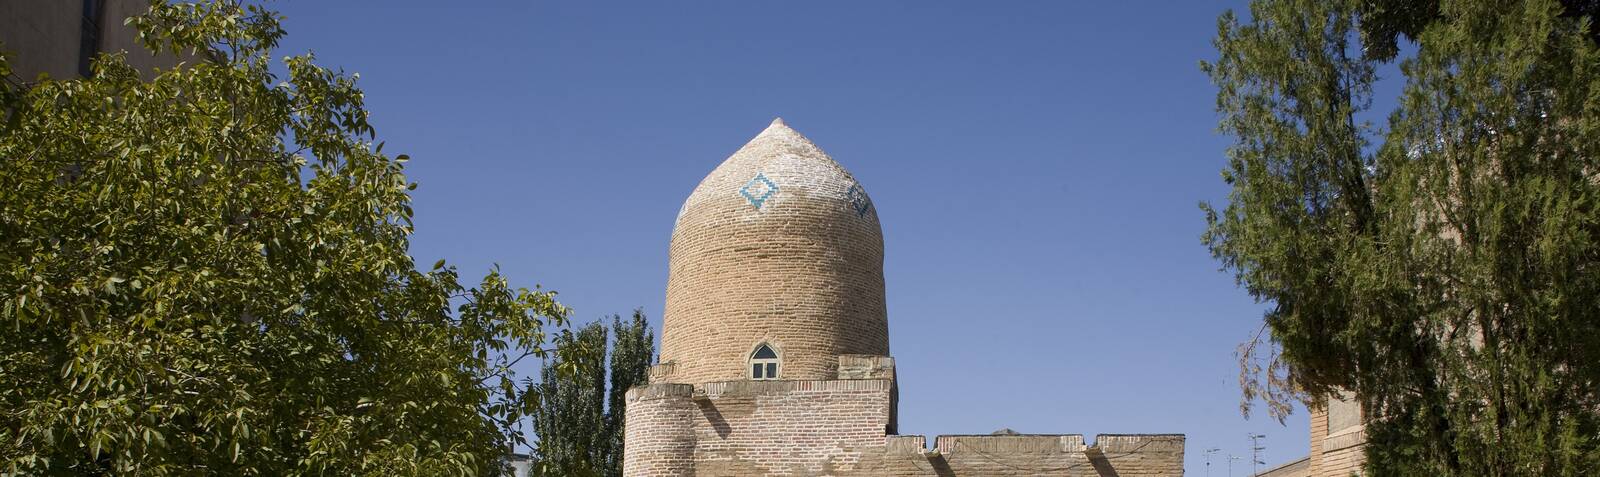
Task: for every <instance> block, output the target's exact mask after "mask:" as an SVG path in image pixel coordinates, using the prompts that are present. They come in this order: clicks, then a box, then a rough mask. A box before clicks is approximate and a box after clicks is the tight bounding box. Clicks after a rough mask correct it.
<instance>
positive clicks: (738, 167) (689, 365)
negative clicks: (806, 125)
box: [661, 119, 889, 384]
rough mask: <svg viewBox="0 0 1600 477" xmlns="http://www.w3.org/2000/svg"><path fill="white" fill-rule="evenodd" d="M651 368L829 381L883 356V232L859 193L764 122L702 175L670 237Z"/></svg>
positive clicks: (846, 177) (694, 378)
mask: <svg viewBox="0 0 1600 477" xmlns="http://www.w3.org/2000/svg"><path fill="white" fill-rule="evenodd" d="M669 262H670V265H669V267H670V275H669V277H668V279H667V305H666V312H665V314H664V317H663V320H664V323H663V325H662V338H661V340H662V349H661V361H662V362H663V363H673V365H674V366H673V368H674V370H675V372H674V373H673V375H672V376H671V377H670V378H668V379H667V380H668V381H672V382H681V383H695V384H699V383H707V382H715V381H731V380H741V379H750V378H752V377H757V378H761V377H765V378H772V376H752V370H751V359H752V353H753V352H754V350H755V349H757V347H759V346H760V345H762V344H767V345H768V346H770V347H771V348H772V349H773V350H775V351H776V353H777V354H778V359H779V362H780V363H781V368H779V369H780V371H779V373H778V376H776V377H777V378H781V379H786V380H788V379H796V380H812V379H834V378H835V377H836V374H837V366H838V356H839V355H841V354H870V355H882V356H887V355H888V354H889V330H888V319H887V316H886V315H887V313H886V310H885V306H884V291H883V231H882V229H881V228H880V227H879V225H878V216H877V210H876V209H875V208H874V207H873V205H872V201H871V199H869V198H868V197H867V194H866V191H865V189H863V188H862V186H861V184H859V183H857V182H856V180H855V178H854V177H852V176H851V175H850V173H849V172H848V171H845V170H844V168H843V167H840V166H839V163H837V162H834V161H833V159H831V158H829V157H828V155H827V154H826V153H823V152H822V150H821V149H819V148H817V146H816V145H815V144H812V143H811V141H810V140H808V139H806V138H805V136H801V135H800V133H798V132H795V130H793V129H790V128H789V127H788V126H787V125H785V124H784V123H783V121H782V120H781V119H780V120H775V121H773V122H772V125H771V126H769V127H767V129H766V130H765V131H762V132H761V134H759V135H757V136H756V137H755V139H751V140H750V142H749V143H748V144H745V145H744V147H742V148H740V149H739V151H738V152H735V153H734V154H733V156H732V157H729V158H728V159H727V160H726V161H723V163H722V165H720V166H717V168H716V170H713V171H711V174H710V175H707V176H706V178H705V179H704V180H702V181H701V182H700V185H699V186H698V187H696V188H695V190H694V193H692V194H690V195H689V199H688V200H686V201H684V204H683V209H682V210H680V211H679V212H678V220H677V224H676V226H675V227H674V229H673V233H672V246H671V255H670V258H669Z"/></svg>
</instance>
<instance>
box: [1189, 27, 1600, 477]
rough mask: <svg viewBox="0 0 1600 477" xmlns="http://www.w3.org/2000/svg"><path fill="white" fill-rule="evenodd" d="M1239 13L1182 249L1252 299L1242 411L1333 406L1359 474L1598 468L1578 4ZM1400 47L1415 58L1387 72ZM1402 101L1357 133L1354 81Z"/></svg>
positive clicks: (1598, 87) (1596, 94)
mask: <svg viewBox="0 0 1600 477" xmlns="http://www.w3.org/2000/svg"><path fill="white" fill-rule="evenodd" d="M1566 3H1567V4H1563V3H1560V2H1555V1H1550V0H1543V1H1537V0H1536V1H1488V0H1458V1H1449V0H1445V1H1437V2H1414V3H1413V2H1400V1H1391V0H1373V1H1360V0H1333V1H1322V0H1255V1H1253V2H1252V3H1251V6H1250V17H1249V19H1248V21H1241V20H1240V19H1239V18H1238V17H1236V16H1235V15H1234V14H1233V13H1232V12H1229V13H1227V14H1224V15H1223V16H1222V18H1221V20H1220V22H1219V33H1218V36H1217V39H1216V42H1215V44H1216V46H1217V49H1218V51H1219V53H1220V55H1219V58H1218V59H1217V60H1216V61H1215V62H1211V63H1206V64H1204V65H1203V68H1204V69H1205V71H1206V72H1207V73H1208V74H1210V75H1211V77H1212V79H1213V80H1214V81H1215V83H1216V84H1217V85H1218V88H1219V91H1218V95H1217V108H1218V111H1219V112H1220V113H1221V117H1222V118H1221V129H1222V131H1223V132H1225V133H1227V134H1229V135H1232V136H1233V137H1234V138H1235V142H1234V144H1233V146H1232V147H1231V148H1229V150H1228V159H1229V160H1228V166H1227V167H1226V168H1225V169H1224V170H1223V173H1222V177H1223V180H1224V181H1225V182H1227V183H1228V184H1229V185H1230V186H1231V187H1232V192H1231V193H1230V194H1229V196H1228V203H1227V205H1226V207H1225V208H1223V209H1221V210H1218V209H1216V208H1213V207H1211V206H1209V205H1205V204H1202V207H1203V208H1204V209H1205V212H1206V215H1207V221H1208V229H1207V231H1206V233H1205V235H1204V242H1205V243H1206V245H1208V246H1209V247H1210V249H1211V252H1212V253H1213V255H1214V256H1215V257H1216V258H1217V259H1218V260H1219V261H1221V263H1222V264H1223V266H1224V267H1225V268H1226V269H1229V270H1231V271H1233V272H1234V273H1236V276H1237V278H1238V280H1239V282H1240V283H1241V284H1242V285H1243V286H1244V287H1245V288H1246V289H1247V290H1248V291H1249V293H1251V294H1252V295H1253V296H1255V297H1256V298H1257V299H1258V300H1261V301H1263V302H1265V303H1268V304H1269V305H1270V308H1269V309H1268V311H1267V312H1266V313H1265V317H1264V318H1265V319H1264V321H1265V323H1264V324H1263V329H1264V331H1266V332H1267V333H1266V334H1265V336H1259V335H1258V337H1257V338H1256V339H1252V340H1250V341H1248V342H1246V343H1245V344H1244V345H1242V346H1241V350H1240V359H1241V364H1242V365H1243V366H1242V368H1243V369H1242V372H1241V384H1242V386H1243V389H1244V396H1245V404H1243V406H1245V409H1246V411H1247V412H1248V409H1249V408H1248V406H1249V402H1250V401H1251V400H1252V399H1254V398H1257V397H1261V398H1265V400H1266V401H1267V402H1268V404H1269V411H1270V412H1271V414H1272V415H1273V416H1275V417H1277V418H1279V419H1280V420H1281V419H1282V418H1283V416H1284V415H1285V414H1287V412H1288V411H1289V409H1290V407H1289V405H1290V403H1291V402H1292V400H1294V399H1305V400H1308V401H1312V402H1313V403H1314V402H1315V401H1317V400H1319V399H1321V398H1323V397H1324V396H1328V395H1329V394H1330V393H1334V392H1339V391H1351V392H1354V394H1355V395H1356V396H1357V397H1358V400H1359V401H1360V403H1361V405H1362V406H1363V408H1364V410H1365V411H1366V412H1365V419H1366V420H1367V422H1366V433H1367V439H1368V445H1367V446H1366V447H1365V449H1366V453H1367V466H1368V470H1369V471H1370V472H1371V473H1372V474H1373V475H1470V476H1488V475H1493V476H1501V475H1506V476H1510V475H1594V474H1595V473H1597V472H1600V439H1597V438H1596V436H1597V435H1600V52H1597V50H1596V43H1595V38H1596V36H1595V30H1594V25H1593V24H1592V21H1593V19H1594V14H1593V13H1594V11H1595V5H1594V2H1588V1H1572V2H1566ZM1404 41H1412V42H1414V46H1415V50H1414V51H1415V53H1414V54H1413V55H1409V56H1406V57H1403V58H1402V57H1401V55H1400V53H1401V51H1402V50H1403V49H1404V48H1401V47H1400V45H1403V44H1404V43H1403V42H1404ZM1390 61H1399V62H1400V64H1399V67H1400V71H1401V72H1402V74H1403V75H1404V83H1405V86H1404V91H1403V93H1402V95H1401V97H1400V98H1399V101H1398V105H1397V107H1396V108H1395V109H1394V110H1393V111H1390V112H1389V116H1388V118H1389V119H1388V125H1387V127H1386V128H1380V127H1377V126H1374V125H1372V124H1369V123H1368V122H1365V121H1362V120H1361V118H1362V117H1365V114H1363V113H1364V112H1367V111H1369V110H1370V108H1371V105H1372V99H1373V98H1372V95H1373V89H1372V86H1373V84H1374V83H1375V82H1376V81H1377V77H1376V75H1375V73H1374V72H1375V71H1376V70H1377V68H1378V67H1379V66H1381V65H1382V64H1384V63H1385V62H1390Z"/></svg>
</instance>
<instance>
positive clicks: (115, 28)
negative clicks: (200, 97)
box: [0, 0, 176, 82]
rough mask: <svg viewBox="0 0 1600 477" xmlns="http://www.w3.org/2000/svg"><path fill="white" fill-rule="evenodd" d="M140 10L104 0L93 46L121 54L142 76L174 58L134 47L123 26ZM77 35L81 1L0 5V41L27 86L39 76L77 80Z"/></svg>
mask: <svg viewBox="0 0 1600 477" xmlns="http://www.w3.org/2000/svg"><path fill="white" fill-rule="evenodd" d="M146 6H147V5H146V3H145V2H144V1H143V0H105V6H104V14H103V15H102V22H101V27H100V42H99V45H98V48H99V51H101V52H114V51H127V52H128V64H130V65H132V66H134V67H135V68H137V69H140V70H143V71H146V72H148V71H150V70H151V69H152V68H155V67H170V66H172V65H173V64H176V60H175V59H173V58H172V57H166V56H162V57H157V56H155V55H152V54H151V53H150V52H149V51H147V50H145V49H144V47H143V46H141V45H140V44H139V41H138V36H137V35H138V32H137V31H135V30H134V29H133V28H131V27H128V26H125V25H123V21H124V20H126V19H127V18H128V17H129V16H132V15H137V14H140V13H143V12H144V11H145V8H146ZM82 36H83V2H82V1H81V0H3V1H0V43H4V47H3V48H4V50H5V51H6V52H7V53H8V54H9V55H10V58H11V69H12V74H13V75H15V78H13V79H15V80H19V81H23V82H32V81H34V80H36V79H38V77H39V75H40V74H47V75H49V76H50V77H51V78H55V79H69V78H76V77H78V59H79V55H80V49H81V39H82Z"/></svg>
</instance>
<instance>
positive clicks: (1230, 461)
mask: <svg viewBox="0 0 1600 477" xmlns="http://www.w3.org/2000/svg"><path fill="white" fill-rule="evenodd" d="M1239 459H1241V457H1239V456H1236V455H1233V454H1228V477H1233V461H1236V460H1239Z"/></svg>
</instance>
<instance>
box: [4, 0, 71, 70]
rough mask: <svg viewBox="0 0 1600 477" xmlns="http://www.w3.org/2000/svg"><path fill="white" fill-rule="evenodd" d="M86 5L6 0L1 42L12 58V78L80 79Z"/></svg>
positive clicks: (53, 0) (52, 0)
mask: <svg viewBox="0 0 1600 477" xmlns="http://www.w3.org/2000/svg"><path fill="white" fill-rule="evenodd" d="M82 17H83V2H81V1H73V0H5V1H3V2H0V42H4V43H5V45H4V46H3V47H0V48H4V49H5V50H6V52H7V53H8V54H9V55H10V58H11V70H12V74H14V75H16V76H17V78H20V79H21V80H22V81H33V80H34V79H36V78H37V77H38V76H39V74H41V73H43V74H47V75H50V77H51V78H56V79H67V78H76V77H78V50H79V45H78V40H79V38H80V36H81V35H80V32H81V31H82V28H83V25H82V23H80V22H81V21H82V20H81V19H82Z"/></svg>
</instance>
